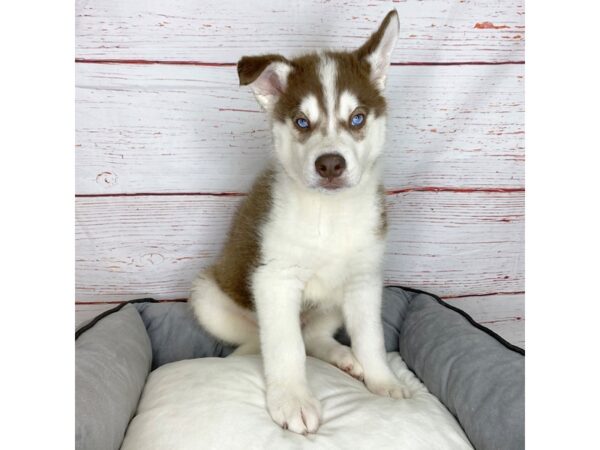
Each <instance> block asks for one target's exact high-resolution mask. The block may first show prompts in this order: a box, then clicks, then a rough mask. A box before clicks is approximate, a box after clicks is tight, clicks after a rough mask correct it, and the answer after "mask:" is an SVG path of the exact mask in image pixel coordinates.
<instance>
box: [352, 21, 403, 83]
mask: <svg viewBox="0 0 600 450" xmlns="http://www.w3.org/2000/svg"><path fill="white" fill-rule="evenodd" d="M399 32H400V20H399V19H398V13H397V12H396V10H395V9H393V10H391V11H390V12H389V13H388V14H387V16H385V19H383V22H382V23H381V25H380V26H379V29H378V30H377V31H376V32H375V33H373V34H372V35H371V37H370V38H369V40H368V41H367V42H365V43H364V44H363V45H362V46H361V47H360V48H359V49H358V50H356V54H357V55H358V57H359V58H360V59H363V60H365V61H367V62H368V63H369V65H370V66H371V80H372V81H373V83H374V84H375V86H377V88H378V89H379V90H381V91H382V90H383V88H384V87H385V77H386V75H387V70H388V67H389V65H390V62H391V58H392V51H393V50H394V47H395V46H396V41H397V40H398V33H399Z"/></svg>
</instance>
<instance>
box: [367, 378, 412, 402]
mask: <svg viewBox="0 0 600 450" xmlns="http://www.w3.org/2000/svg"><path fill="white" fill-rule="evenodd" d="M365 384H366V386H367V389H369V390H370V391H371V392H372V393H373V394H377V395H381V396H384V397H392V398H397V399H403V398H410V397H411V394H410V391H409V390H408V388H407V387H406V386H404V385H403V384H402V383H401V382H400V381H398V380H397V379H396V378H386V379H383V380H369V379H366V380H365Z"/></svg>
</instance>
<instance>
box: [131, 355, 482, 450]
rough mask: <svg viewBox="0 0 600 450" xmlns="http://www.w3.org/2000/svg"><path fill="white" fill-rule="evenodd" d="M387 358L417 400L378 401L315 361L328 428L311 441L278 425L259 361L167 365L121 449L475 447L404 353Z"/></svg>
mask: <svg viewBox="0 0 600 450" xmlns="http://www.w3.org/2000/svg"><path fill="white" fill-rule="evenodd" d="M388 359H389V361H390V365H391V367H392V370H393V371H394V373H395V374H396V375H397V376H398V378H399V379H400V380H402V381H403V382H405V383H406V385H407V386H408V387H409V388H410V390H411V392H412V394H413V397H412V398H411V399H408V400H395V399H392V398H387V397H379V396H376V395H374V394H372V393H370V392H369V391H368V390H367V389H366V387H365V386H364V384H363V383H361V382H359V381H357V380H355V379H354V378H352V377H350V376H349V375H347V374H345V373H344V372H342V371H340V370H338V369H337V368H335V367H333V366H332V365H330V364H327V363H325V362H323V361H320V360H318V359H314V358H308V359H307V375H308V380H309V384H310V386H311V388H312V390H313V393H314V394H315V396H316V397H317V398H318V399H319V400H320V401H321V404H322V407H323V421H322V424H321V427H320V428H319V430H318V432H317V433H316V434H309V435H308V436H302V435H298V434H295V433H292V432H290V431H285V430H282V429H281V428H280V427H279V426H277V425H276V424H275V423H274V422H273V421H272V420H271V418H270V416H269V414H268V412H267V410H266V406H265V384H264V380H263V374H262V362H261V359H260V356H258V355H256V356H231V357H228V358H201V359H193V360H184V361H178V362H175V363H171V364H166V365H164V366H161V367H160V368H158V369H157V370H155V371H154V372H152V373H151V374H150V376H149V378H148V381H147V383H146V386H145V388H144V392H143V395H142V398H141V400H140V404H139V407H138V411H137V414H136V416H135V417H134V419H133V420H132V421H131V424H130V425H129V428H128V430H127V434H126V436H125V440H124V442H123V446H122V447H121V450H187V449H189V450H197V449H207V448H209V449H210V448H219V449H277V450H282V449H291V448H294V449H297V448H318V449H323V448H324V449H330V448H331V449H332V448H341V449H370V448H374V449H375V448H376V449H387V448H389V449H391V448H395V449H403V450H413V449H414V450H417V449H424V450H431V449H436V450H443V449H470V448H472V447H471V445H470V444H469V441H468V439H467V438H466V436H465V434H464V432H463V431H462V429H461V427H460V425H459V424H458V423H457V422H456V420H455V419H454V417H453V416H452V415H451V414H450V413H449V412H448V410H447V409H446V408H445V407H444V406H443V405H442V404H441V403H440V402H439V401H438V399H437V398H436V397H434V396H433V395H432V394H430V393H429V392H428V391H427V389H426V388H425V386H424V385H423V384H422V383H421V382H420V381H419V380H418V379H417V378H416V377H415V376H414V375H413V374H412V372H410V371H409V370H408V369H407V367H406V365H405V364H404V362H403V361H402V359H401V358H400V356H399V355H398V353H390V354H389V355H388Z"/></svg>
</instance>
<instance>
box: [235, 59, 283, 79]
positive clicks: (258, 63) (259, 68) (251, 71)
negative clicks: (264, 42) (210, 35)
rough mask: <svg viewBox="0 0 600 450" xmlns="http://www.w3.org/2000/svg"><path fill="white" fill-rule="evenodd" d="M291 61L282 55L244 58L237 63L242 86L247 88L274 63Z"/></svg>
mask: <svg viewBox="0 0 600 450" xmlns="http://www.w3.org/2000/svg"><path fill="white" fill-rule="evenodd" d="M277 61H278V62H285V63H288V62H289V61H288V60H287V59H285V58H284V57H283V56H281V55H274V54H271V55H258V56H244V57H242V59H240V60H239V61H238V63H237V72H238V77H239V79H240V86H246V85H248V84H250V83H252V82H253V81H254V80H256V79H257V78H258V76H259V75H260V74H261V73H262V72H263V70H265V69H266V68H267V66H268V65H269V64H271V63H273V62H277Z"/></svg>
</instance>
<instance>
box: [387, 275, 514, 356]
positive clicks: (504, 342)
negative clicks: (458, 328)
mask: <svg viewBox="0 0 600 450" xmlns="http://www.w3.org/2000/svg"><path fill="white" fill-rule="evenodd" d="M387 287H396V288H400V289H402V290H404V291H408V292H413V293H415V294H424V295H429V296H430V297H433V298H434V299H436V300H437V302H438V303H439V304H440V305H442V306H445V307H446V308H448V309H451V310H452V311H454V312H457V313H458V314H460V315H461V316H463V317H464V318H465V319H467V321H468V322H469V323H470V324H471V325H473V326H474V327H475V328H478V329H479V330H481V331H483V332H484V333H486V334H488V335H490V336H491V337H493V338H494V339H496V340H497V341H498V342H499V343H500V344H502V345H503V346H504V347H506V348H507V349H509V350H512V351H513V352H516V353H519V354H520V355H523V356H525V350H524V349H522V348H521V347H517V346H516V345H514V344H511V343H510V342H508V341H507V340H506V339H504V338H503V337H502V336H500V335H499V334H497V333H495V332H494V331H492V330H490V329H489V328H487V327H484V326H483V325H481V324H480V323H477V322H475V320H474V319H473V318H472V317H471V316H470V315H468V314H467V313H466V312H464V311H463V310H462V309H460V308H457V307H456V306H453V305H450V304H449V303H446V302H445V301H444V300H442V299H441V298H440V297H438V296H437V295H435V294H432V293H430V292H426V291H422V290H420V289H414V288H409V287H404V286H398V285H394V284H390V285H388V286H387Z"/></svg>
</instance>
